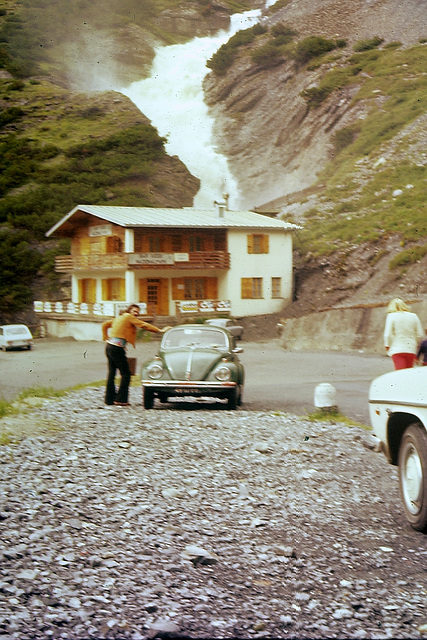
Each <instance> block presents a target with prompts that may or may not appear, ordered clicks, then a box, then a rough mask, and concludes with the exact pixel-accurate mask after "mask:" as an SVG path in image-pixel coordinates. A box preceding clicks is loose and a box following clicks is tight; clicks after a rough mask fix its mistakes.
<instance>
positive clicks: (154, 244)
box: [149, 236, 163, 253]
mask: <svg viewBox="0 0 427 640" xmlns="http://www.w3.org/2000/svg"><path fill="white" fill-rule="evenodd" d="M149 246H150V253H161V252H162V251H163V243H162V238H161V237H160V236H150V238H149Z"/></svg>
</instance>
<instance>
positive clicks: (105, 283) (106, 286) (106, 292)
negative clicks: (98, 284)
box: [102, 280, 109, 300]
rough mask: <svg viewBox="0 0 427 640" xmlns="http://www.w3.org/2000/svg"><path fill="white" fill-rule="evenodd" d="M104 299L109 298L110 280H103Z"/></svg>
mask: <svg viewBox="0 0 427 640" xmlns="http://www.w3.org/2000/svg"><path fill="white" fill-rule="evenodd" d="M102 299H103V300H108V299H109V298H108V280H102Z"/></svg>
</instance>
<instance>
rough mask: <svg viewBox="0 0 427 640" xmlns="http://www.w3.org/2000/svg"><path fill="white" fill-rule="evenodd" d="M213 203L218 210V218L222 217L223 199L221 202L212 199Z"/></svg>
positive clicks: (224, 205)
mask: <svg viewBox="0 0 427 640" xmlns="http://www.w3.org/2000/svg"><path fill="white" fill-rule="evenodd" d="M214 205H216V210H217V212H218V218H223V217H224V214H225V210H226V207H227V205H226V203H225V202H224V201H221V202H217V201H216V200H215V201H214Z"/></svg>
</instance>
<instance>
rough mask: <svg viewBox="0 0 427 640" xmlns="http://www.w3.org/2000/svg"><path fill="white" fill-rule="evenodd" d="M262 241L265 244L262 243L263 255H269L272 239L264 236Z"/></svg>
mask: <svg viewBox="0 0 427 640" xmlns="http://www.w3.org/2000/svg"><path fill="white" fill-rule="evenodd" d="M262 240H263V242H262V252H263V253H268V252H269V240H270V237H269V236H268V235H264V236H263V237H262Z"/></svg>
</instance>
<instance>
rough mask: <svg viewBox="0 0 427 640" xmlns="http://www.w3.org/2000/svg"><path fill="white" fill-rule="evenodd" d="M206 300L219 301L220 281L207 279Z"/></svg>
mask: <svg viewBox="0 0 427 640" xmlns="http://www.w3.org/2000/svg"><path fill="white" fill-rule="evenodd" d="M206 298H208V299H209V300H217V299H218V279H217V278H206Z"/></svg>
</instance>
